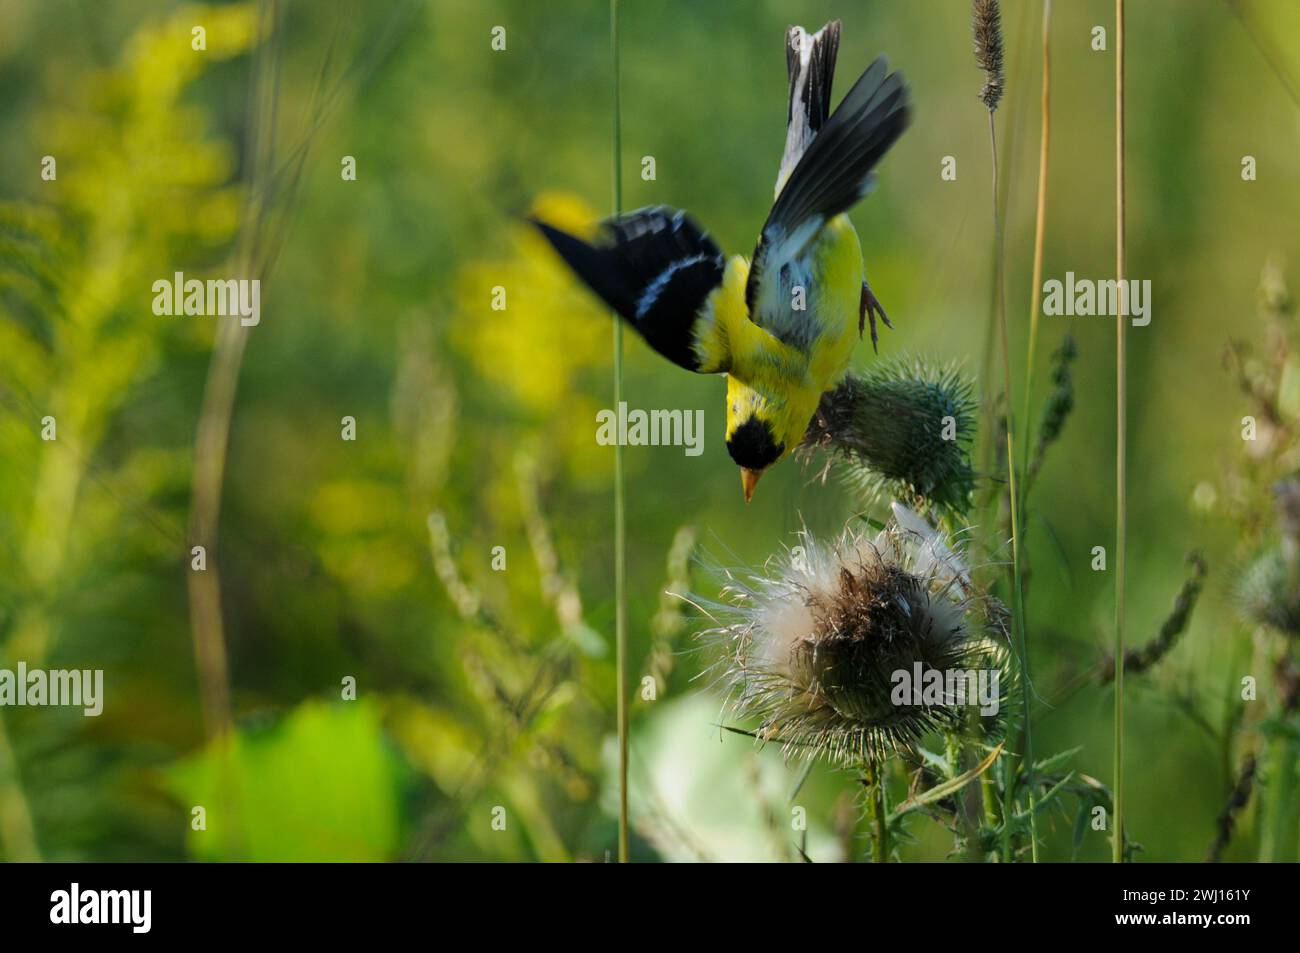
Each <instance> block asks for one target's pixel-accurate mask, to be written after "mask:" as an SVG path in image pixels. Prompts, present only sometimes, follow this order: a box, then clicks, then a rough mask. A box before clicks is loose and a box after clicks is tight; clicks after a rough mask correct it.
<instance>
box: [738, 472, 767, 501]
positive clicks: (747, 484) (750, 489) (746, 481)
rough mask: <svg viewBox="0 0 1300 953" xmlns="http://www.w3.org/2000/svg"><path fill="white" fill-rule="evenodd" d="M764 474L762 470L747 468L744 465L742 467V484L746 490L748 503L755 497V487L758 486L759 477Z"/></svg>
mask: <svg viewBox="0 0 1300 953" xmlns="http://www.w3.org/2000/svg"><path fill="white" fill-rule="evenodd" d="M762 475H763V471H762V470H747V469H745V468H744V467H741V468H740V485H741V486H742V487H743V488H744V490H745V502H746V503H748V502H749V501H750V500H752V499H753V498H754V487H756V486H758V478H759V477H761V476H762Z"/></svg>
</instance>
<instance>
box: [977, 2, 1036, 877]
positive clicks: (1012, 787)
mask: <svg viewBox="0 0 1300 953" xmlns="http://www.w3.org/2000/svg"><path fill="white" fill-rule="evenodd" d="M998 7H999V5H998V3H997V2H996V0H974V3H973V4H972V11H973V18H972V29H973V32H974V36H975V57H976V61H977V62H978V63H979V64H980V66H981V68H983V70H984V73H985V82H984V89H983V91H982V92H981V94H980V99H981V100H982V101H983V102H984V105H985V106H986V107H988V114H989V151H990V155H991V158H992V162H991V166H992V172H993V244H994V247H993V309H994V312H995V321H996V323H997V328H998V340H999V343H1000V345H1001V351H1002V374H1003V381H1002V384H1003V388H1004V391H1005V394H1006V407H1007V438H1006V439H1007V442H1006V449H1007V482H1008V496H1009V506H1010V511H1011V603H1012V606H1011V626H1012V629H1013V631H1014V638H1015V644H1016V651H1017V654H1018V655H1019V657H1020V666H1021V686H1022V691H1023V692H1024V693H1025V694H1024V698H1025V705H1024V712H1023V714H1022V717H1023V718H1024V722H1023V727H1022V729H1021V731H1022V734H1023V738H1024V743H1023V745H1021V746H1019V747H1021V749H1022V757H1023V760H1024V770H1025V778H1026V784H1027V787H1028V791H1029V840H1030V850H1031V854H1032V857H1033V860H1034V861H1035V862H1037V860H1038V831H1037V822H1036V818H1035V815H1036V814H1037V811H1036V809H1035V808H1036V805H1035V803H1034V802H1035V797H1034V787H1033V764H1034V756H1033V735H1032V733H1031V731H1030V727H1029V725H1030V711H1029V704H1028V698H1029V659H1028V657H1027V655H1026V653H1025V625H1024V615H1023V613H1024V600H1023V597H1022V595H1023V594H1022V592H1021V584H1020V580H1021V571H1020V568H1021V558H1022V557H1021V553H1020V512H1019V511H1020V495H1019V492H1018V487H1017V485H1016V454H1015V432H1016V427H1015V418H1014V416H1013V415H1012V413H1011V407H1012V396H1011V346H1010V343H1009V338H1010V335H1009V334H1008V331H1007V301H1006V282H1005V280H1004V275H1003V272H1004V270H1005V258H1006V232H1005V228H1004V226H1003V218H1004V216H1003V215H1002V212H1001V208H1000V206H999V203H998V186H999V181H998V180H999V177H998V134H997V123H996V121H995V116H994V114H995V113H996V112H997V107H998V102H999V101H1000V100H1001V98H1002V93H1003V87H1004V77H1003V63H1002V56H1003V54H1002V28H1001V15H1000V11H999V8H998ZM1014 757H1015V755H1014V753H1008V755H1007V761H1006V762H1005V764H1006V770H1005V772H1004V777H1005V779H1006V782H1005V785H1004V787H1003V793H1002V860H1003V861H1004V862H1007V863H1010V862H1011V861H1012V860H1014V859H1015V858H1014V856H1013V845H1012V830H1011V828H1012V822H1013V819H1014V818H1015V816H1016V810H1015V801H1016V797H1015V792H1016V769H1015V767H1014V765H1013V764H1012V759H1014Z"/></svg>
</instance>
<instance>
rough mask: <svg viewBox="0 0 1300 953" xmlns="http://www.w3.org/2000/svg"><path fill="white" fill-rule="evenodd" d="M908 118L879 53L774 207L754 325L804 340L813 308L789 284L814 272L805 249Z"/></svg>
mask: <svg viewBox="0 0 1300 953" xmlns="http://www.w3.org/2000/svg"><path fill="white" fill-rule="evenodd" d="M910 119H911V105H910V102H909V99H908V95H907V86H906V85H905V84H904V82H903V77H902V74H900V73H890V72H889V67H888V64H887V62H886V60H885V58H884V57H883V56H881V57H878V58H877V59H876V61H875V62H874V63H872V64H871V65H870V66H869V67H867V69H866V71H865V72H864V73H863V74H862V76H861V77H859V79H858V81H857V82H856V83H855V84H854V85H853V88H852V89H851V90H849V92H848V95H846V96H845V97H844V100H843V101H842V102H841V103H840V105H839V107H838V108H837V109H836V110H835V112H834V113H832V114H831V117H830V119H828V120H827V121H826V123H825V124H824V125H823V126H822V128H821V129H820V131H818V132H817V134H816V136H815V138H814V139H813V141H812V143H811V144H810V145H809V146H808V147H807V148H806V149H805V150H804V153H803V155H802V156H801V157H800V159H799V162H798V164H797V165H796V166H795V168H794V171H792V172H791V173H790V178H789V179H788V180H787V181H786V183H785V186H784V188H782V189H781V194H780V195H778V196H777V198H776V202H775V203H774V204H773V205H772V211H771V212H770V213H769V214H768V217H767V222H766V223H765V224H764V225H763V231H762V234H761V236H760V238H759V241H758V246H757V247H756V248H755V249H754V259H753V262H752V264H751V265H750V270H749V278H748V281H747V283H746V286H745V302H746V304H747V305H748V306H749V313H750V317H751V318H752V319H753V320H754V322H755V323H757V324H759V325H760V326H762V327H764V328H766V329H767V330H769V331H771V332H772V333H773V334H774V335H776V336H777V337H778V338H780V339H781V340H783V341H786V342H787V343H790V344H793V345H795V346H801V347H802V346H806V344H807V342H806V341H804V340H803V337H806V336H807V335H806V334H802V332H803V331H805V330H807V328H806V325H807V323H808V319H809V317H810V312H809V311H795V310H793V309H792V308H791V296H790V294H788V293H787V292H788V289H786V287H785V285H787V284H799V283H801V282H802V281H803V280H805V279H806V278H808V277H809V276H808V275H806V274H802V272H804V271H806V270H807V268H808V266H809V263H808V262H803V261H802V260H801V257H800V256H801V255H802V253H803V251H804V249H805V248H806V247H807V246H808V244H809V242H811V241H812V240H813V239H814V238H816V236H817V234H818V233H819V232H820V231H821V229H822V227H823V226H824V225H825V224H826V222H827V220H829V219H830V218H832V217H834V216H836V215H838V214H840V213H841V212H845V211H848V209H849V208H851V207H852V206H853V205H854V204H856V203H857V201H858V200H859V199H861V198H862V197H863V196H864V195H866V194H867V193H868V192H869V191H870V190H871V185H872V183H873V179H874V176H873V174H872V170H873V169H874V168H875V166H876V164H877V163H878V162H879V161H880V159H881V158H882V157H883V156H884V154H885V153H886V152H887V151H888V149H889V147H890V146H892V145H893V144H894V142H895V140H897V139H898V137H899V136H901V135H902V134H903V130H904V129H906V128H907V124H908V122H909V121H910ZM783 273H784V274H783Z"/></svg>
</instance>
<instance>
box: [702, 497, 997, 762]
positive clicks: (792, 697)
mask: <svg viewBox="0 0 1300 953" xmlns="http://www.w3.org/2000/svg"><path fill="white" fill-rule="evenodd" d="M892 508H893V518H892V519H891V520H890V522H889V523H888V525H886V526H885V528H884V529H883V530H881V531H880V532H878V533H871V532H863V531H860V530H855V529H852V528H850V529H848V530H846V531H845V532H844V533H843V534H842V535H841V537H840V538H839V539H838V540H836V541H834V542H831V543H824V542H820V541H818V540H817V539H815V538H813V537H812V536H811V535H810V534H809V533H808V532H807V531H804V532H802V533H800V534H799V540H798V543H797V544H796V545H795V546H793V547H791V548H790V549H789V550H788V551H787V552H785V553H784V554H783V555H781V556H780V557H776V558H775V559H774V560H773V562H772V563H771V564H769V566H768V568H767V570H766V571H765V572H764V573H761V574H755V575H751V576H748V577H747V578H743V579H742V578H738V577H737V576H736V575H735V574H733V573H728V574H727V575H728V577H729V581H728V584H727V585H726V587H725V588H724V589H723V593H722V598H723V600H724V602H723V603H721V604H715V605H714V606H712V607H711V608H710V611H711V613H712V614H713V615H714V617H715V619H717V620H718V621H719V622H720V624H719V625H718V627H716V628H713V629H710V630H708V631H707V632H705V633H702V636H704V637H705V638H708V639H711V640H713V641H715V642H716V643H718V644H719V645H720V646H721V649H722V652H721V655H722V658H721V659H720V661H719V662H718V663H717V665H716V666H715V667H714V674H715V676H717V678H718V680H719V681H720V682H721V683H722V684H723V686H724V687H725V688H726V689H727V691H728V694H729V699H730V701H729V706H730V709H731V714H732V715H733V716H734V717H738V718H741V719H744V720H746V721H754V720H756V721H758V723H759V727H758V729H757V730H756V732H755V734H756V737H758V738H759V739H760V741H776V742H779V743H781V744H782V745H783V746H784V748H785V750H786V752H787V754H792V755H794V754H797V755H803V756H808V757H815V756H817V755H821V754H825V755H826V756H828V757H829V758H831V759H832V760H834V761H837V762H840V763H843V764H857V763H862V762H864V761H866V760H868V759H871V760H875V759H879V758H882V757H885V756H887V755H889V754H891V753H893V752H895V751H898V750H899V749H901V748H905V747H908V746H911V745H912V744H914V743H915V742H916V741H918V740H919V739H920V738H921V737H922V736H923V735H925V734H926V733H927V732H929V731H931V730H935V729H941V728H945V727H950V726H955V725H957V724H959V723H960V722H961V720H962V719H963V718H964V717H965V714H964V710H963V708H962V707H961V703H962V702H964V698H959V697H953V695H952V693H950V692H945V693H943V694H942V695H941V696H940V697H938V698H937V699H936V698H935V697H933V696H929V697H927V699H926V700H924V701H923V702H921V703H919V704H917V703H914V702H913V700H912V698H911V697H910V696H909V698H908V700H907V702H905V703H899V700H898V695H897V693H896V692H895V691H894V689H895V686H896V684H897V673H899V672H908V673H913V672H916V673H922V674H924V673H931V672H938V673H940V674H941V675H942V674H946V673H949V672H958V671H974V670H976V669H989V668H990V667H992V668H995V669H1000V668H1001V667H1002V663H1003V662H1004V654H1003V652H1002V650H1001V648H1000V646H999V645H998V643H996V642H995V641H994V640H993V639H991V638H989V636H988V634H987V626H986V624H985V620H986V619H987V618H988V616H989V614H990V613H989V611H988V610H989V606H988V605H987V603H986V600H985V597H983V596H982V595H981V594H980V593H978V592H977V591H976V589H975V587H974V586H973V584H972V582H971V578H970V572H969V569H968V568H967V566H966V564H965V562H964V561H963V559H962V557H961V555H960V554H959V553H958V552H957V551H955V550H954V549H953V548H952V547H951V546H950V545H949V544H948V542H947V541H946V540H945V539H944V538H943V537H942V535H940V534H939V533H938V532H937V531H935V530H934V529H933V528H932V527H931V526H930V525H929V524H928V523H927V522H926V521H925V520H924V519H922V518H921V517H920V516H918V515H917V514H916V513H914V512H912V511H911V510H909V509H907V508H906V507H904V506H902V505H900V504H898V503H894V504H893V506H892Z"/></svg>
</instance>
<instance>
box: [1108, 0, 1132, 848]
mask: <svg viewBox="0 0 1300 953" xmlns="http://www.w3.org/2000/svg"><path fill="white" fill-rule="evenodd" d="M1124 270H1125V261H1124V0H1115V279H1116V282H1117V287H1119V288H1121V289H1122V288H1124ZM1119 301H1120V306H1119V308H1118V309H1117V310H1118V311H1119V315H1118V317H1117V318H1116V319H1115V648H1114V652H1115V659H1116V665H1115V766H1114V772H1115V818H1114V830H1113V834H1112V842H1111V859H1112V860H1113V861H1114V862H1115V863H1117V864H1121V863H1123V862H1124V609H1125V606H1124V598H1125V591H1124V573H1125V555H1126V547H1127V545H1128V539H1127V536H1128V492H1127V488H1126V478H1127V474H1128V420H1127V416H1128V415H1127V408H1128V350H1127V342H1126V340H1125V333H1124V332H1125V325H1126V322H1127V311H1128V308H1127V304H1128V301H1127V298H1126V296H1125V295H1124V293H1123V291H1121V292H1120V296H1119Z"/></svg>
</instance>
